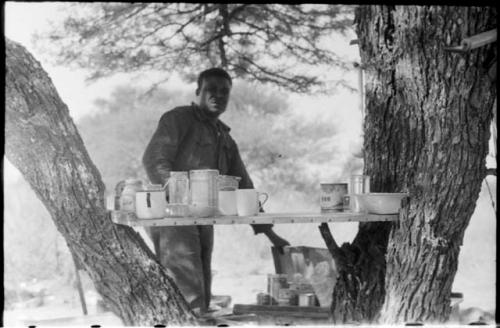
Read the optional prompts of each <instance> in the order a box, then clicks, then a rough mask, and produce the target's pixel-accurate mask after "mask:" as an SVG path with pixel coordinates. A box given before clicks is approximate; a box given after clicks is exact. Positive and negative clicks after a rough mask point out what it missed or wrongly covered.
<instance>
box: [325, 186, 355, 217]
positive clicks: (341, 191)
mask: <svg viewBox="0 0 500 328" xmlns="http://www.w3.org/2000/svg"><path fill="white" fill-rule="evenodd" d="M320 186H321V196H320V202H319V203H320V207H321V212H323V213H327V212H343V210H344V206H343V197H344V195H347V186H348V184H347V183H320Z"/></svg>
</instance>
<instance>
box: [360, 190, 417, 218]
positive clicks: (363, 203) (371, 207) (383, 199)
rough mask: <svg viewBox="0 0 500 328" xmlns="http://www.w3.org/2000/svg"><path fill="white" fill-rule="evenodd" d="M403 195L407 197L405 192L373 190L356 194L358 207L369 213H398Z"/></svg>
mask: <svg viewBox="0 0 500 328" xmlns="http://www.w3.org/2000/svg"><path fill="white" fill-rule="evenodd" d="M405 197H408V194H407V193H382V192H374V193H367V194H357V195H356V198H357V200H358V201H359V203H360V207H361V208H362V209H363V210H364V211H366V212H368V213H371V214H398V213H399V209H400V208H401V200H402V199H403V198H405Z"/></svg>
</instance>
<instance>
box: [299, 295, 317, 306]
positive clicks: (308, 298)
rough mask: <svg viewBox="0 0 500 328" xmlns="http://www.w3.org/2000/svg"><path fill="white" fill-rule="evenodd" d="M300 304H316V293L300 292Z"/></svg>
mask: <svg viewBox="0 0 500 328" xmlns="http://www.w3.org/2000/svg"><path fill="white" fill-rule="evenodd" d="M299 306H316V295H314V294H313V293H307V294H299Z"/></svg>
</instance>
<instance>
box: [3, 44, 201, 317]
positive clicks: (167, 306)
mask: <svg viewBox="0 0 500 328" xmlns="http://www.w3.org/2000/svg"><path fill="white" fill-rule="evenodd" d="M5 82H6V107H5V109H6V113H5V114H6V115H5V117H6V120H5V123H6V124H5V134H6V156H7V158H8V159H9V161H10V162H12V163H13V164H14V165H15V166H16V167H17V168H18V169H19V171H20V172H21V173H22V174H23V176H24V178H25V179H26V180H27V181H28V183H29V184H30V185H31V187H32V188H33V190H34V191H35V193H36V195H37V197H38V198H39V199H40V200H41V201H42V202H43V203H44V205H45V206H46V207H47V209H48V211H49V213H50V214H51V216H52V219H53V220H54V223H55V225H56V227H57V229H58V231H59V232H60V233H61V234H62V235H63V237H64V238H65V240H66V243H67V244H68V247H69V249H70V251H71V252H72V253H73V254H74V255H75V257H76V258H77V259H78V261H80V263H81V264H82V266H83V268H84V269H85V270H86V272H87V273H88V274H89V276H90V277H91V279H92V280H93V282H94V285H95V287H96V289H97V291H98V292H99V293H100V294H101V296H102V297H103V299H104V300H105V301H106V302H107V303H108V304H109V305H110V308H111V309H112V310H113V312H114V313H115V314H117V315H118V316H119V317H120V318H121V319H122V320H123V322H124V324H125V325H133V326H139V325H140V326H142V325H144V326H147V325H154V324H158V323H161V324H170V325H196V324H197V319H196V317H195V316H194V314H193V313H192V312H191V310H190V309H189V306H188V304H187V302H186V301H185V300H184V298H183V297H182V295H181V294H180V292H179V290H178V288H177V287H176V286H175V284H174V282H173V281H172V279H171V278H170V277H169V276H168V275H167V273H166V270H165V269H164V268H163V267H162V266H161V265H160V264H159V262H158V261H157V260H156V259H155V257H154V255H153V254H152V252H151V251H150V250H149V248H148V246H147V245H146V244H145V242H144V240H143V239H142V238H141V237H140V235H139V234H138V233H137V232H135V231H134V230H133V229H132V228H130V227H126V226H120V225H115V224H114V223H113V222H112V221H111V219H110V217H109V215H108V213H107V212H106V209H105V206H104V184H103V182H102V180H101V176H100V174H99V172H98V170H97V168H96V167H95V166H94V164H93V163H92V161H91V160H90V158H89V156H88V154H87V151H86V150H85V147H84V145H83V142H82V140H81V137H80V135H79V133H78V131H77V129H76V127H75V125H74V123H73V121H72V119H71V118H70V116H69V111H68V108H67V106H66V105H65V104H64V103H63V102H62V100H61V99H60V98H59V95H58V93H57V91H56V89H55V87H54V85H53V84H52V81H51V80H50V78H49V76H48V75H47V74H46V73H45V71H44V70H43V69H42V67H41V65H40V64H39V63H38V62H37V61H36V60H35V59H34V58H33V56H31V54H29V53H28V52H27V51H26V49H25V48H24V47H22V46H21V45H19V44H17V43H15V42H13V41H11V40H9V39H6V78H5Z"/></svg>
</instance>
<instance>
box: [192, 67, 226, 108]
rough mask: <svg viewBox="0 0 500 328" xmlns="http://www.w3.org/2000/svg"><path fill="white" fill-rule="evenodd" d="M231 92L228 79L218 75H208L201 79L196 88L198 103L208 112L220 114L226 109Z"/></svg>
mask: <svg viewBox="0 0 500 328" xmlns="http://www.w3.org/2000/svg"><path fill="white" fill-rule="evenodd" d="M230 92H231V83H230V82H229V80H228V79H226V78H223V77H219V76H208V77H206V78H204V79H203V80H202V83H201V87H200V88H199V89H198V90H196V95H197V96H198V98H199V99H198V101H199V105H200V107H202V108H205V109H207V110H208V111H209V112H211V113H214V114H217V115H220V114H222V113H224V111H225V110H226V106H227V103H228V101H229V94H230Z"/></svg>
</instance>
